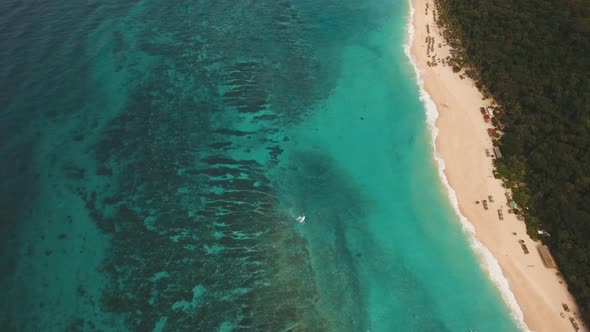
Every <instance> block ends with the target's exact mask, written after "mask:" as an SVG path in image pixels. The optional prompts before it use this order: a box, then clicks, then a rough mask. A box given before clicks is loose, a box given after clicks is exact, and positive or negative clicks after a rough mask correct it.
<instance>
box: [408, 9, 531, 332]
mask: <svg viewBox="0 0 590 332" xmlns="http://www.w3.org/2000/svg"><path fill="white" fill-rule="evenodd" d="M408 2H409V6H410V17H409V20H408V28H407V31H408V36H407V40H406V44H405V45H404V52H405V53H406V56H407V57H408V59H409V60H410V62H411V63H412V66H413V68H414V72H415V74H416V82H417V85H418V87H419V89H420V100H421V101H422V102H423V103H424V109H425V111H426V122H427V124H428V128H429V130H430V133H431V138H432V152H433V156H434V159H435V161H436V163H437V165H438V174H439V177H440V180H441V182H442V184H443V186H444V187H445V188H446V189H447V193H448V197H449V200H450V202H451V206H452V207H453V209H454V211H455V213H456V214H457V216H458V217H459V220H460V221H461V225H462V229H463V232H464V233H465V234H466V235H467V237H468V240H469V244H470V246H471V248H472V249H473V251H474V252H475V254H476V255H477V256H478V258H479V261H480V263H481V265H482V267H483V269H484V270H485V271H486V272H487V274H488V277H489V278H490V280H491V281H492V282H493V283H494V285H495V286H496V287H497V288H498V289H499V291H500V294H501V296H502V299H503V300H504V301H505V302H506V304H507V305H508V307H509V309H510V311H511V314H512V317H513V318H514V320H515V321H516V323H517V324H518V326H519V327H520V328H521V330H523V331H531V330H530V329H529V328H528V327H527V326H526V324H525V322H524V317H523V314H522V310H521V309H520V307H519V306H518V303H517V302H516V299H515V298H514V294H513V293H512V291H511V290H510V286H509V284H508V280H506V278H505V277H504V274H503V273H502V270H501V269H500V265H499V264H498V261H497V260H496V258H495V257H494V256H493V255H492V253H491V252H490V251H489V249H488V248H487V247H486V246H485V245H483V243H481V242H480V241H479V240H478V239H477V236H476V232H475V228H474V227H473V225H472V224H471V223H470V222H469V220H467V218H466V217H465V216H463V214H461V211H460V210H459V201H458V200H457V195H456V193H455V190H454V189H453V188H452V187H451V186H450V185H449V182H448V180H447V176H446V175H445V173H444V170H445V162H444V160H443V159H442V158H441V157H440V156H439V154H438V152H437V151H436V144H435V142H436V137H437V136H438V128H437V127H436V119H437V118H438V110H437V108H436V104H435V103H434V101H432V99H431V98H430V95H429V94H428V92H426V90H425V89H424V81H423V80H422V75H421V73H420V69H418V66H417V65H416V61H415V59H414V58H413V56H412V54H411V46H412V43H413V42H414V26H413V24H412V21H413V19H414V7H413V6H412V1H411V0H410V1H408Z"/></svg>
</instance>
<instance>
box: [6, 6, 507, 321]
mask: <svg viewBox="0 0 590 332" xmlns="http://www.w3.org/2000/svg"><path fill="white" fill-rule="evenodd" d="M408 12H409V5H408V3H407V2H406V0H338V1H336V0H321V1H318V0H314V1H311V0H299V1H294V0H279V1H266V0H260V1H246V0H238V1H228V0H214V1H213V0H192V1H186V0H169V1H160V0H140V1H131V0H118V1H114V0H86V1H73V0H48V1H41V2H38V1H31V0H6V1H3V2H2V3H1V4H0V63H1V66H0V161H1V165H2V166H1V167H0V218H1V219H0V222H1V223H0V227H1V229H0V237H1V241H0V245H1V251H0V256H1V260H0V264H1V265H0V269H1V271H0V272H1V273H0V289H1V290H2V293H1V295H2V296H1V300H0V301H1V302H0V330H1V331H231V330H236V331H237V330H253V331H369V330H370V331H469V330H470V329H471V330H473V331H515V330H517V323H516V322H515V321H514V320H513V318H512V317H511V313H510V312H509V310H508V309H507V306H506V304H505V303H504V301H503V300H502V298H501V296H500V292H499V291H498V290H497V289H496V288H495V287H494V286H493V285H492V283H491V282H490V280H489V277H488V276H487V274H486V272H484V271H483V269H482V267H481V266H480V264H479V263H478V259H477V258H476V256H475V254H474V253H473V252H472V250H471V249H470V245H469V242H468V239H467V236H466V235H465V234H464V232H463V231H462V230H461V224H460V222H459V219H458V217H457V216H456V215H455V213H454V211H453V209H452V208H451V206H450V204H449V201H448V199H447V195H446V189H444V188H443V186H442V185H441V181H440V179H439V177H438V171H437V166H436V163H435V161H434V160H433V157H432V149H431V143H430V142H431V134H430V133H429V131H428V127H427V125H426V114H425V112H424V106H423V105H422V103H421V102H420V100H419V92H418V86H417V84H416V81H415V74H414V71H413V68H412V66H411V64H410V62H409V60H408V58H407V57H406V55H405V54H404V50H403V45H404V43H405V42H406V40H407V32H406V26H407V22H408ZM300 214H305V215H306V220H305V223H304V224H299V223H297V222H296V220H295V218H296V217H297V216H298V215H300Z"/></svg>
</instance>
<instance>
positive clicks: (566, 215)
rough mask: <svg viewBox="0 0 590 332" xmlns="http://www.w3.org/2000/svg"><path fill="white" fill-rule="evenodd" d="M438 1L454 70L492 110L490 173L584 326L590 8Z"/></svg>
mask: <svg viewBox="0 0 590 332" xmlns="http://www.w3.org/2000/svg"><path fill="white" fill-rule="evenodd" d="M436 1H437V7H438V21H439V23H440V24H441V25H442V26H443V27H444V28H445V34H446V36H445V37H446V38H447V40H448V41H449V43H450V44H451V45H452V46H454V47H455V48H456V49H457V50H459V51H460V53H458V55H456V56H455V59H454V61H455V62H456V63H458V64H459V65H461V66H462V67H463V69H466V70H468V71H469V72H471V73H473V74H472V75H470V76H474V78H475V79H476V81H477V84H478V87H480V89H481V90H482V92H484V94H485V95H489V96H492V97H493V98H494V99H495V100H496V102H497V103H498V105H499V112H498V113H499V114H498V118H499V122H500V123H502V124H503V125H505V126H506V128H505V134H504V135H503V136H502V137H501V138H500V139H499V140H498V141H497V142H495V144H498V145H499V146H500V147H501V150H502V153H503V154H504V158H503V159H498V160H497V162H496V167H497V172H498V174H500V175H501V176H502V177H504V178H505V179H506V182H507V185H508V186H510V187H512V188H513V192H514V200H515V201H516V202H517V203H518V204H519V205H520V206H521V207H525V214H526V222H527V226H528V228H529V233H531V235H536V232H534V231H533V230H535V229H536V227H537V226H538V224H539V223H541V224H543V226H544V227H545V229H546V230H547V231H548V232H549V234H550V235H551V236H550V237H543V241H544V242H545V243H547V244H548V245H549V246H550V247H551V248H552V252H553V254H554V256H555V258H556V260H557V261H558V264H559V266H560V269H561V271H562V273H563V275H564V277H565V279H566V280H567V282H568V285H569V288H570V291H571V292H572V294H573V295H574V296H575V297H576V299H577V301H578V304H579V305H580V310H581V314H582V317H583V318H584V319H585V321H586V322H589V321H590V106H589V105H590V1H588V0H561V1H560V0H516V1H498V0H473V1H465V0H436ZM474 111H476V110H474ZM521 182H524V183H525V184H526V185H524V184H523V183H521ZM516 184H520V185H516ZM526 208H528V210H527V209H526Z"/></svg>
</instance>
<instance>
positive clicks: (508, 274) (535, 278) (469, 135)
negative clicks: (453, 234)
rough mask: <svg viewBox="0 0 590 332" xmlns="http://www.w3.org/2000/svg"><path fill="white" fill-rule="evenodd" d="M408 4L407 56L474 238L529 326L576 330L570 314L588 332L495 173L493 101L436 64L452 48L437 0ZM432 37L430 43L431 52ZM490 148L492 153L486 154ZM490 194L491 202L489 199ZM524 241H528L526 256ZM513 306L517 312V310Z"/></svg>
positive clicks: (547, 329)
mask: <svg viewBox="0 0 590 332" xmlns="http://www.w3.org/2000/svg"><path fill="white" fill-rule="evenodd" d="M411 4H412V7H413V8H414V16H413V20H412V26H413V28H414V40H413V42H412V45H411V49H410V53H411V56H412V58H413V61H415V63H416V65H417V67H418V69H419V71H420V78H421V79H422V80H423V83H424V89H425V90H426V92H427V93H428V94H429V95H430V97H431V98H432V100H433V101H434V103H435V104H436V108H437V111H438V113H439V114H438V118H437V120H436V127H437V128H438V129H439V132H438V136H437V139H436V142H435V145H436V152H437V154H438V156H439V157H441V158H442V159H443V160H444V163H445V166H446V168H445V171H444V173H445V175H446V177H447V179H448V182H449V184H450V186H451V187H452V188H453V189H454V190H455V192H456V196H457V200H458V202H459V209H460V211H461V213H462V214H463V215H464V216H465V217H466V218H467V219H468V220H469V222H470V223H471V224H473V226H474V227H475V231H476V237H477V239H478V240H479V241H480V242H481V243H482V244H483V245H485V247H487V249H488V250H489V252H491V254H492V255H493V256H494V257H495V258H496V260H497V261H498V264H499V266H500V268H501V270H502V273H503V275H504V278H505V279H506V280H507V281H508V285H509V287H510V291H511V292H512V293H513V294H514V298H515V299H516V302H517V303H518V307H519V308H520V311H521V312H522V314H523V315H524V322H525V323H526V325H527V327H528V328H529V329H531V330H534V331H552V332H553V331H574V328H573V326H572V324H571V322H570V317H574V318H576V321H577V322H578V324H580V328H581V330H583V331H586V330H587V329H586V328H585V327H584V326H582V323H581V322H580V321H579V320H578V319H577V312H578V309H577V307H576V305H575V303H574V300H573V298H572V296H571V294H569V292H568V291H567V287H566V285H565V282H564V281H563V280H562V278H561V277H559V276H558V275H557V274H556V272H557V270H555V269H549V268H547V267H545V265H544V263H543V260H542V259H541V256H540V255H539V252H538V250H537V246H538V245H540V243H539V242H534V241H532V240H531V239H530V238H529V237H528V236H527V234H526V229H525V225H524V223H523V222H522V221H519V220H517V218H516V216H515V215H514V214H511V213H508V209H509V207H508V205H507V199H506V196H505V192H506V190H505V189H504V188H503V187H502V182H501V181H500V180H497V179H494V177H493V176H492V170H493V163H492V161H493V159H492V157H491V156H493V147H492V141H491V139H490V137H489V136H488V133H487V129H488V128H491V125H490V124H488V123H486V122H484V120H483V117H482V114H481V113H480V107H487V106H489V105H490V102H491V100H489V99H488V100H482V95H481V93H480V92H479V91H478V89H477V88H476V87H475V84H474V82H473V81H472V80H471V79H469V78H467V77H465V78H464V79H461V78H460V77H459V75H460V74H461V73H453V71H452V69H451V67H450V66H447V65H445V64H443V63H438V61H439V59H444V58H446V57H447V56H448V55H450V49H449V48H448V47H447V46H446V45H445V43H444V40H443V38H442V36H441V35H440V34H439V30H438V28H437V27H436V25H435V23H434V19H433V9H434V2H433V1H432V0H411ZM427 5H428V9H427ZM427 37H430V45H431V46H430V51H428V52H427V48H428V47H427V45H428V43H427ZM432 38H434V42H432ZM427 54H428V55H427ZM434 55H436V59H437V60H436V61H437V65H436V66H429V65H428V63H427V62H428V61H430V62H432V61H433V58H432V57H433V56H434ZM486 149H488V150H489V152H490V155H491V156H486ZM490 195H491V196H492V197H493V198H494V202H493V203H492V202H489V198H488V196H490ZM483 200H488V202H489V209H488V210H484V208H483V204H481V203H480V204H476V203H475V202H476V201H480V202H481V201H483ZM499 209H501V210H502V213H503V217H504V219H503V220H502V221H500V220H499V217H498V210H499ZM519 240H523V241H524V244H525V245H526V246H527V248H528V250H529V253H528V254H525V252H524V251H523V249H522V247H521V244H520V243H519ZM500 282H501V281H500ZM496 284H498V282H496ZM509 297H511V295H510V294H504V298H505V300H506V301H508V302H509V301H510V299H509ZM562 304H567V305H568V307H569V309H570V312H567V311H565V310H564V308H563V306H562ZM512 309H513V311H515V315H516V316H518V313H517V311H518V310H519V309H518V308H516V307H513V308H512ZM517 319H518V317H517Z"/></svg>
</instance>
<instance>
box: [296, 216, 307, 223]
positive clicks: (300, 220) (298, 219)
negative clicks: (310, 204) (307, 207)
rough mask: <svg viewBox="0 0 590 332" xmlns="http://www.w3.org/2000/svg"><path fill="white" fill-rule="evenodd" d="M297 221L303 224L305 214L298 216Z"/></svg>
mask: <svg viewBox="0 0 590 332" xmlns="http://www.w3.org/2000/svg"><path fill="white" fill-rule="evenodd" d="M296 220H297V222H299V223H300V224H303V223H304V222H305V216H304V215H300V216H299V217H297V219H296Z"/></svg>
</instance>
